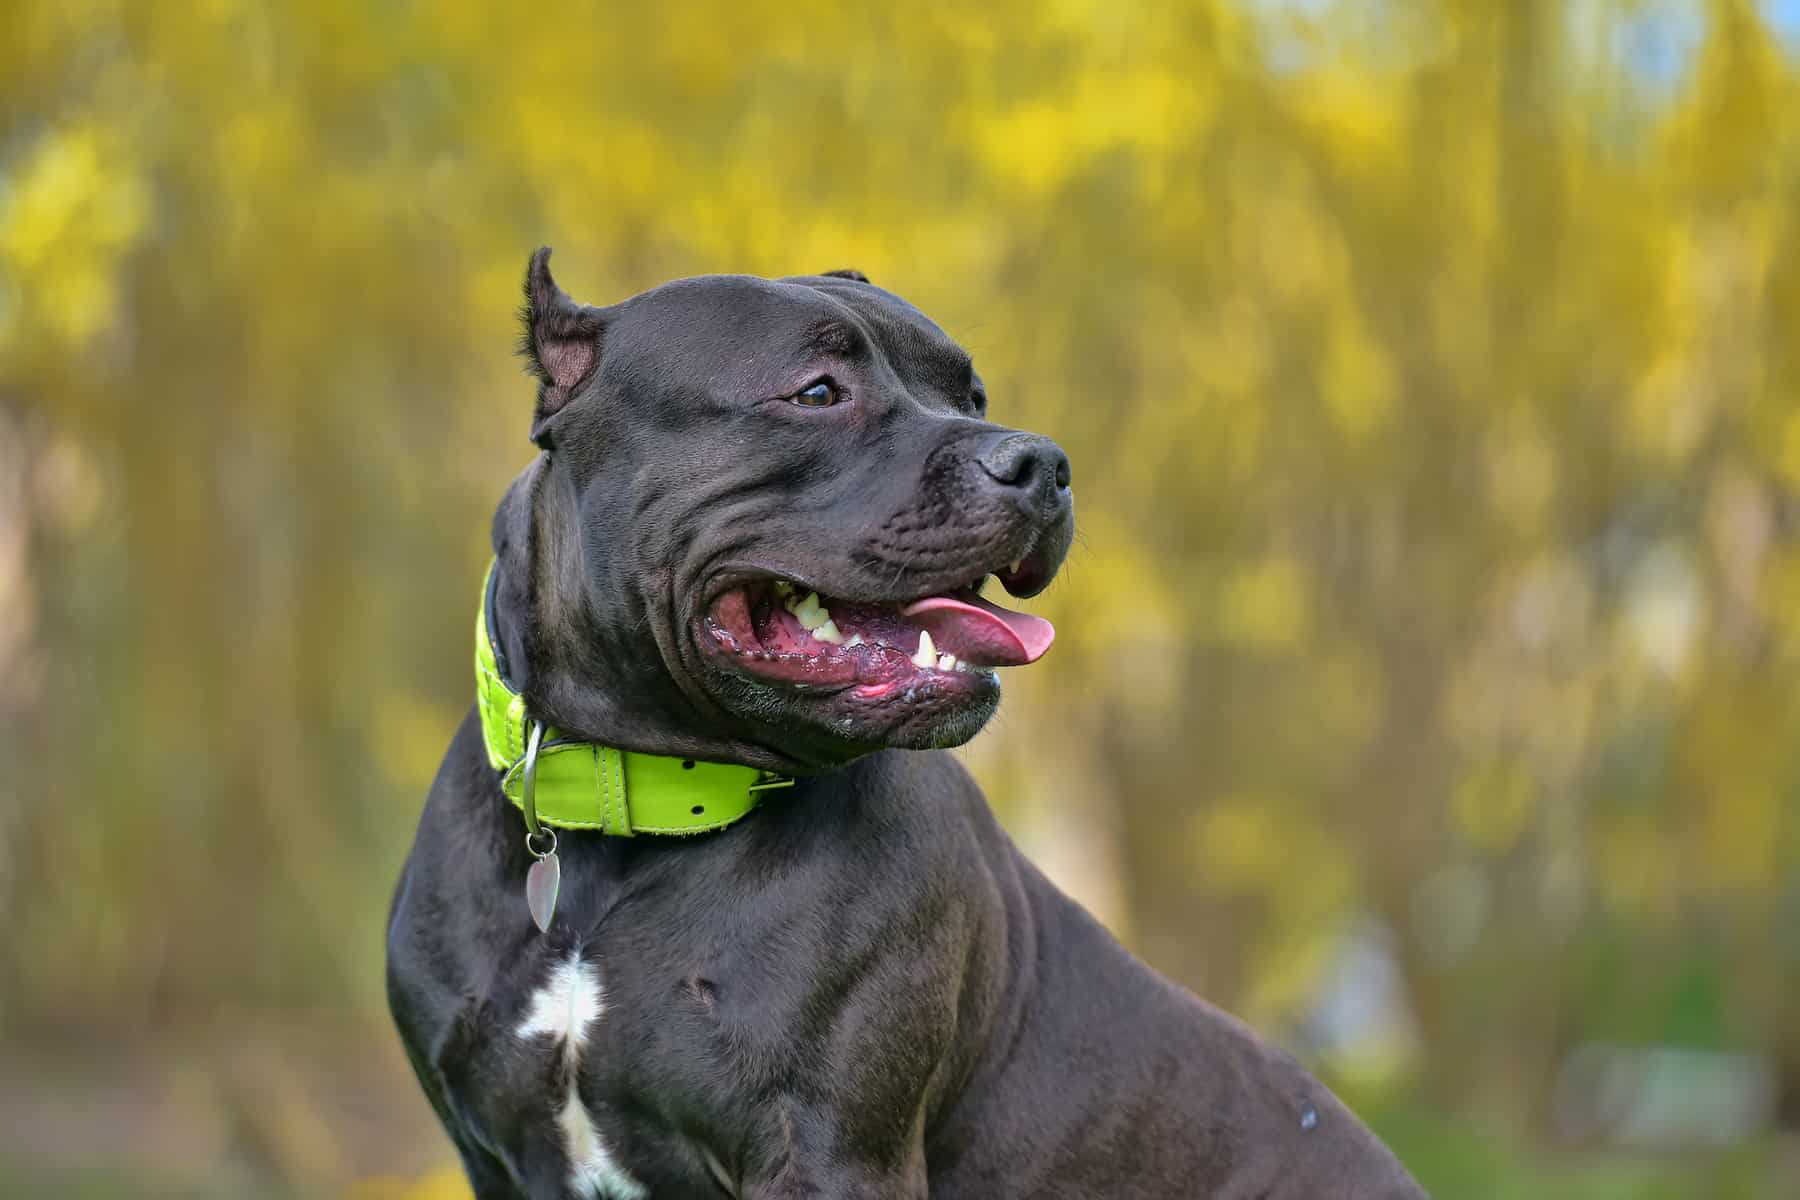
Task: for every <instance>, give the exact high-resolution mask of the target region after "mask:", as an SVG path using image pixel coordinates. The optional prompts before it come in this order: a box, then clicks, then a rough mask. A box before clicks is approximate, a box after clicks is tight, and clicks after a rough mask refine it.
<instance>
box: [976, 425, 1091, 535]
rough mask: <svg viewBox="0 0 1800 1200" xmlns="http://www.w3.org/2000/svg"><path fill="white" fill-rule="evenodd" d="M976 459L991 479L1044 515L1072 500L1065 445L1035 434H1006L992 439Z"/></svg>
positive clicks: (1048, 514)
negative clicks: (1062, 445) (1064, 450)
mask: <svg viewBox="0 0 1800 1200" xmlns="http://www.w3.org/2000/svg"><path fill="white" fill-rule="evenodd" d="M976 461H977V462H979V463H980V464H981V469H982V470H983V471H985V472H986V473H987V476H988V478H989V479H992V480H993V481H994V482H995V483H997V484H999V485H1000V486H1001V487H1002V488H1003V489H1005V490H1007V491H1009V492H1013V493H1015V494H1016V495H1017V496H1018V497H1019V499H1021V500H1022V501H1024V502H1026V503H1028V504H1031V505H1033V506H1034V507H1038V508H1040V509H1041V510H1042V511H1043V513H1044V515H1046V516H1051V515H1054V513H1055V511H1056V510H1057V509H1058V508H1060V507H1061V506H1063V505H1065V504H1067V503H1068V500H1069V456H1068V455H1066V454H1064V453H1063V450H1062V447H1061V446H1059V445H1057V444H1056V443H1055V442H1053V441H1051V440H1050V439H1049V438H1047V437H1043V436H1041V435H1040V434H1035V433H1004V434H1001V435H1000V436H999V437H997V438H995V439H994V440H993V441H992V442H990V443H989V444H988V445H987V447H986V448H985V449H983V450H982V452H981V453H980V455H978V456H977V458H976Z"/></svg>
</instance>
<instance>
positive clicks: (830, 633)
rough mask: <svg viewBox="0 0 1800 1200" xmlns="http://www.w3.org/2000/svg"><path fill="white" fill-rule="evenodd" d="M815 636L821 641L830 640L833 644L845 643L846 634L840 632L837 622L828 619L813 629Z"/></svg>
mask: <svg viewBox="0 0 1800 1200" xmlns="http://www.w3.org/2000/svg"><path fill="white" fill-rule="evenodd" d="M812 635H813V637H814V638H816V639H817V640H819V641H821V642H830V643H831V644H832V645H833V646H841V645H843V644H844V635H843V634H841V633H839V632H838V627H837V622H836V621H831V620H828V621H826V622H825V623H824V624H823V625H821V626H819V627H818V628H817V629H815V630H813V631H812Z"/></svg>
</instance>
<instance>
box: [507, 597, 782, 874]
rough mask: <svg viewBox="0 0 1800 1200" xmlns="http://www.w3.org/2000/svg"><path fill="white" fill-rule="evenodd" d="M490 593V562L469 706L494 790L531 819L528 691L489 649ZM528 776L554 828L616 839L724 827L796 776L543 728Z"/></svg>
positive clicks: (539, 809) (541, 814)
mask: <svg viewBox="0 0 1800 1200" xmlns="http://www.w3.org/2000/svg"><path fill="white" fill-rule="evenodd" d="M493 596H494V567H492V566H490V567H489V568H488V575H487V581H486V583H485V584H484V585H483V586H482V602H481V606H480V608H479V609H478V610H477V612H476V614H475V706H476V708H478V709H479V710H480V711H481V734H482V740H483V741H485V742H486V743H487V756H488V762H489V764H490V765H492V766H493V768H494V769H495V770H496V771H500V772H502V777H501V780H500V788H501V790H502V791H504V792H505V793H506V798H507V799H508V800H511V801H512V802H513V803H514V804H515V805H517V806H518V807H519V809H520V810H521V811H522V812H525V813H526V821H527V824H528V825H529V824H530V822H531V817H532V814H531V812H530V811H529V810H527V809H526V808H525V795H526V787H525V777H526V775H527V774H528V772H527V771H526V766H527V763H528V755H527V749H528V747H529V746H530V744H531V741H532V738H531V727H532V726H533V725H534V724H537V722H534V721H533V720H531V719H530V718H529V717H527V716H526V713H525V698H524V697H523V696H521V695H520V694H519V693H518V692H516V691H514V690H513V688H512V686H511V685H510V684H509V683H508V682H507V679H506V672H505V670H504V669H503V668H502V666H501V663H500V658H501V656H500V654H499V653H498V652H497V651H496V650H495V648H494V640H493V637H492V634H491V632H490V630H489V629H488V612H489V609H490V608H491V606H492V603H493ZM535 775H536V780H535V783H536V786H535V788H533V789H532V792H533V793H534V794H533V800H534V806H535V808H536V819H537V820H539V821H541V822H543V823H544V824H546V825H551V826H555V827H556V828H558V829H593V830H598V831H600V832H601V833H607V834H616V835H619V836H621V837H631V836H633V835H634V834H639V833H677V834H682V833H706V832H708V831H710V830H714V829H723V828H724V827H725V826H727V825H730V824H731V823H732V822H734V821H737V820H739V819H740V818H742V817H743V816H745V815H746V814H748V813H749V812H750V810H751V809H753V808H755V807H756V802H757V798H758V796H759V795H760V794H761V793H762V792H764V791H766V790H768V789H770V788H777V787H787V786H789V785H791V784H792V783H793V780H791V779H786V778H783V777H780V776H775V775H771V774H768V773H767V772H763V771H758V770H756V769H755V768H754V767H745V766H738V765H736V764H733V763H710V762H697V761H695V760H693V759H680V758H664V757H662V756H660V755H655V754H639V753H636V752H635V751H631V750H616V749H614V748H613V747H611V746H602V745H599V744H598V743H596V742H583V741H578V740H576V739H573V738H566V737H563V736H562V735H561V734H559V733H558V732H557V731H556V730H554V729H549V728H545V729H543V731H542V733H541V734H540V737H539V746H538V751H537V761H536V771H535ZM534 853H535V851H534Z"/></svg>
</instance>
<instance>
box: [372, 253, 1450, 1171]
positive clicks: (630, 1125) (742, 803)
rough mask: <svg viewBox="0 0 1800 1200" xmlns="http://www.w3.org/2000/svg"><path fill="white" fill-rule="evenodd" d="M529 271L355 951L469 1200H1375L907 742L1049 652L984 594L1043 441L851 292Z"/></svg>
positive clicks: (1314, 1086)
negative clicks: (507, 424)
mask: <svg viewBox="0 0 1800 1200" xmlns="http://www.w3.org/2000/svg"><path fill="white" fill-rule="evenodd" d="M548 259H549V254H548V252H547V251H540V252H539V253H538V254H537V256H536V257H534V258H533V259H532V261H531V265H530V268H529V271H528V274H527V278H526V287H525V291H526V303H525V314H524V319H525V337H524V351H525V354H526V356H527V359H528V362H529V365H530V368H531V371H532V373H533V375H534V376H535V378H536V385H537V386H536V393H537V394H536V405H535V408H534V410H533V411H532V412H531V414H530V417H529V430H530V437H531V440H532V441H533V442H534V443H535V444H536V447H537V450H538V453H537V457H536V458H535V460H534V461H533V462H532V463H531V464H530V465H529V466H528V467H527V468H526V469H525V471H524V473H523V474H521V475H520V476H519V477H518V479H517V480H516V481H515V482H514V483H513V485H512V487H511V488H510V490H509V491H508V492H507V494H506V496H505V498H504V499H503V500H502V501H501V502H500V505H499V509H498V511H497V513H496V515H495V519H494V525H493V546H494V564H493V567H492V569H491V571H490V572H489V574H488V577H487V580H486V583H485V586H484V587H483V589H482V590H481V591H480V593H479V594H477V593H475V592H474V591H473V590H472V591H471V594H470V595H469V596H468V597H467V598H466V601H467V603H468V604H469V607H470V610H471V612H472V613H473V615H474V616H475V622H474V624H475V647H474V649H475V665H476V672H475V674H476V704H475V705H474V706H473V708H472V709H471V711H470V713H469V715H468V717H467V718H466V719H465V720H464V722H463V724H462V727H461V728H460V729H459V730H458V731H457V733H456V736H455V738H454V740H453V741H452V742H451V744H450V749H449V752H448V754H447V755H446V757H445V759H444V763H443V766H442V768H441V769H440V770H439V772H438V776H437V779H436V781H435V782H434V783H433V785H432V789H431V794H430V797H429V798H428V800H427V801H426V804H425V810H424V814H423V816H422V818H421V820H420V823H419V830H418V836H417V839H416V841H415V843H414V845H413V850H412V854H411V856H410V858H409V859H408V861H407V863H406V867H405V871H404V873H403V875H402V877H401V880H400V885H399V889H398V891H397V893H396V895H395V898H394V906H393V914H392V919H391V921H390V924H389V933H388V987H389V995H390V998H391V1001H392V1005H393V1011H394V1017H395V1020H396V1021H397V1022H398V1024H399V1027H400V1032H401V1036H402V1039H403V1041H404V1042H405V1045H406V1049H407V1052H408V1054H409V1056H410V1057H411V1060H412V1064H413V1067H414V1069H415V1070H416V1071H417V1072H418V1076H419V1080H420V1082H421V1084H422V1085H423V1086H424V1089H425V1093H426V1095H427V1097H428V1098H429V1099H430V1101H431V1104H432V1105H433V1107H434V1108H435V1109H436V1111H437V1115H438V1117H439V1118H440V1119H441V1120H442V1121H443V1124H444V1127H445V1129H446V1130H447V1131H448V1132H449V1134H450V1137H451V1139H452V1140H453V1141H454V1142H455V1144H456V1147H457V1149H458V1151H459V1152H460V1153H461V1156H462V1161H463V1164H464V1166H465V1167H466V1169H467V1171H468V1175H469V1179H470V1181H471V1183H472V1185H473V1187H474V1190H475V1193H476V1195H477V1196H479V1197H482V1198H483V1200H497V1198H501V1197H507V1198H530V1200H551V1198H557V1200H570V1198H582V1200H591V1198H597V1197H603V1198H605V1200H642V1198H645V1197H655V1198H658V1200H683V1198H686V1197H694V1198H697V1200H718V1198H720V1197H744V1198H752V1197H754V1198H758V1200H762V1198H776V1197H782V1198H795V1200H798V1198H800V1197H819V1198H824V1200H839V1198H851V1197H868V1198H875V1197H893V1198H898V1197H926V1196H930V1197H933V1198H934V1200H1006V1198H1010V1197H1018V1198H1024V1197H1157V1198H1165V1197H1166V1198H1174V1197H1212V1196H1216V1197H1252V1196H1255V1197H1327V1196H1342V1197H1371V1198H1375V1197H1406V1196H1417V1195H1420V1192H1419V1190H1418V1188H1417V1186H1416V1185H1415V1184H1413V1182H1412V1181H1411V1180H1410V1179H1409V1178H1408V1177H1407V1175H1406V1173H1405V1171H1404V1170H1402V1169H1401V1167H1400V1166H1399V1165H1398V1164H1397V1163H1396V1162H1395V1161H1394V1159H1393V1157H1392V1156H1391V1155H1390V1154H1389V1153H1388V1152H1387V1151H1386V1150H1385V1149H1384V1148H1383V1147H1382V1146H1381V1145H1380V1144H1379V1143H1378V1142H1377V1141H1376V1140H1375V1139H1374V1138H1373V1137H1372V1136H1371V1135H1370V1134H1369V1133H1368V1132H1367V1131H1366V1130H1365V1129H1364V1128H1363V1127H1362V1126H1361V1125H1360V1124H1359V1123H1358V1122H1357V1120H1356V1119H1355V1117H1353V1116H1352V1115H1351V1114H1350V1113H1349V1112H1348V1111H1347V1110H1346V1109H1345V1108H1344V1107H1343V1106H1342V1105H1341V1104H1339V1103H1338V1102H1337V1101H1336V1100H1335V1099H1334V1098H1333V1097H1332V1095H1331V1094H1330V1093H1329V1092H1328V1091H1327V1090H1326V1089H1325V1088H1324V1087H1322V1086H1321V1085H1320V1084H1319V1083H1318V1082H1317V1081H1315V1080H1313V1079H1312V1078H1310V1077H1309V1076H1308V1075H1307V1074H1306V1073H1305V1072H1304V1071H1302V1070H1301V1069H1300V1068H1299V1067H1298V1066H1297V1065H1296V1064H1295V1063H1294V1062H1293V1061H1292V1060H1291V1059H1290V1058H1288V1057H1287V1056H1286V1055H1285V1054H1283V1053H1282V1052H1280V1051H1279V1050H1277V1049H1275V1048H1273V1047H1272V1046H1270V1045H1269V1044H1267V1043H1265V1042H1263V1041H1262V1040H1260V1039H1259V1038H1258V1037H1257V1036H1256V1035H1255V1034H1254V1033H1253V1032H1251V1031H1250V1030H1249V1029H1247V1028H1246V1027H1244V1026H1243V1025H1241V1024H1239V1023H1238V1022H1236V1021H1234V1020H1233V1019H1232V1018H1230V1017H1228V1016H1226V1015H1224V1014H1222V1013H1220V1012H1219V1011H1217V1010H1216V1009H1213V1008H1210V1007H1208V1006H1207V1005H1206V1004H1204V1003H1203V1002H1201V1001H1199V1000H1197V999H1195V998H1194V997H1193V996H1191V995H1189V994H1188V993H1186V992H1185V991H1183V990H1181V989H1180V988H1178V987H1176V986H1174V985H1173V984H1171V983H1169V982H1168V981H1166V980H1164V979H1163V978H1161V977H1160V976H1159V975H1157V974H1156V973H1155V972H1153V971H1151V970H1150V969H1149V968H1148V967H1146V966H1144V965H1143V964H1141V963H1139V962H1138V961H1137V960H1135V959H1134V958H1132V957H1131V956H1130V955H1129V954H1127V953H1126V952H1125V951H1124V950H1123V949H1121V948H1120V947H1119V945H1118V944H1117V943H1116V942H1115V941H1113V939H1112V938H1111V937H1110V936H1109V935H1108V934H1107V933H1106V932H1105V931H1104V930H1102V929H1101V928H1100V926H1099V925H1098V924H1097V923H1095V922H1094V921H1093V920H1092V919H1091V918H1090V917H1088V916H1087V914H1085V913H1084V912H1082V911H1081V909H1080V908H1078V907H1077V906H1076V905H1075V904H1073V903H1072V902H1071V901H1069V900H1068V899H1067V898H1066V897H1064V896H1063V895H1062V894H1061V893H1060V892H1059V891H1057V890H1056V888H1055V887H1054V886H1052V885H1051V884H1050V883H1049V882H1048V881H1047V880H1045V879H1044V877H1043V876H1042V875H1040V874H1039V873H1038V872H1037V870H1036V869H1034V868H1033V867H1032V865H1031V864H1030V863H1029V862H1027V861H1026V860H1025V859H1024V858H1023V857H1022V856H1021V855H1020V853H1019V852H1018V850H1017V849H1016V848H1015V847H1014V846H1013V844H1012V843H1011V842H1010V841H1009V840H1008V839H1007V837H1006V835H1005V833H1004V832H1002V831H1001V829H1000V828H999V826H998V825H997V824H996V823H995V821H994V818H993V816H992V814H991V813H990V812H989V809H988V806H987V803H986V801H985V800H984V799H983V798H982V795H981V793H980V791H978V790H977V788H976V787H975V784H974V783H973V782H972V781H971V780H970V778H969V776H968V775H967V774H966V773H965V772H964V771H963V769H962V768H961V767H960V766H959V765H958V763H957V762H956V760H955V759H954V758H952V757H950V756H949V755H947V754H945V753H943V752H942V751H943V749H944V748H945V747H950V746H955V745H959V744H961V743H962V742H965V741H967V740H968V739H969V738H970V737H972V736H974V735H975V733H976V732H977V731H978V730H979V729H980V728H981V726H982V725H983V723H984V722H986V720H987V719H988V717H989V716H990V715H992V713H993V711H994V708H995V705H996V704H997V703H998V701H999V696H1000V682H999V670H1000V669H1004V668H1008V667H1018V666H1024V665H1025V664H1028V663H1030V662H1032V661H1034V660H1035V659H1037V658H1038V657H1039V656H1041V655H1043V654H1044V653H1045V652H1046V651H1047V650H1048V649H1049V647H1050V644H1051V640H1052V637H1053V630H1052V629H1051V628H1050V626H1049V623H1048V622H1046V621H1043V620H1042V619H1040V618H1037V617H1033V616H1029V615H1026V614H1024V613H1020V612H1015V611H1012V610H1009V609H1008V608H1006V607H1004V606H1002V605H1001V604H998V603H996V602H994V601H993V600H991V599H989V598H986V597H985V596H984V595H983V589H984V585H986V590H987V591H988V592H990V593H992V594H994V595H996V596H997V595H1001V594H1002V593H1011V594H1013V595H1018V596H1028V595H1031V594H1033V593H1035V592H1037V591H1039V590H1041V589H1042V588H1043V587H1045V586H1046V585H1047V584H1048V583H1049V582H1050V580H1051V579H1052V577H1053V576H1054V575H1055V574H1056V571H1057V568H1058V566H1059V565H1060V564H1061V562H1062V559H1063V555H1064V553H1065V552H1066V551H1067V549H1068V546H1069V541H1070V538H1071V536H1072V532H1073V528H1074V500H1073V493H1072V490H1071V474H1070V464H1069V460H1068V458H1067V457H1066V456H1065V455H1064V453H1063V451H1062V450H1061V449H1060V448H1059V447H1058V446H1057V445H1056V444H1055V443H1053V442H1051V441H1050V440H1049V439H1047V438H1044V437H1040V436H1037V435H1035V434H1030V433H1023V432H1020V431H1017V430H1013V429H1008V428H1005V427H1003V426H1001V425H997V424H995V423H993V422H992V421H990V420H989V419H988V399H987V394H986V391H985V389H984V387H983V385H982V381H981V377H980V376H979V375H978V374H977V373H976V371H975V368H974V364H973V363H972V362H971V361H970V359H969V356H968V355H967V354H966V353H964V352H963V350H962V349H960V348H959V347H958V346H957V345H956V343H955V342H953V341H951V340H950V338H949V337H948V336H946V335H945V334H944V332H943V331H942V330H940V329H939V328H938V327H937V326H936V325H934V324H933V323H932V322H931V321H930V320H929V319H927V318H926V317H925V316H924V315H922V314H921V313H920V312H918V310H916V309H914V308H913V307H912V306H910V305H909V304H907V303H906V302H905V301H903V300H901V299H900V298H899V297H897V296H895V295H893V294H891V293H889V292H887V291H884V290H882V289H881V288H880V287H878V286H875V285H873V284H871V283H869V282H868V281H867V280H866V279H864V278H863V277H862V276H860V275H858V274H856V273H855V272H833V273H831V274H828V275H819V276H806V277H800V278H792V279H781V280H768V279H756V278H749V277H744V276H712V277H707V278H701V279H688V280H681V281H679V282H676V283H671V284H667V285H665V286H663V287H660V288H657V289H655V290H654V291H650V292H646V293H644V294H643V295H641V296H636V297H634V298H632V299H630V300H626V301H624V302H622V303H620V304H616V305H612V306H610V307H606V308H593V307H587V306H584V305H580V304H577V303H576V302H574V301H573V300H571V299H570V298H569V297H568V296H567V295H565V294H564V293H563V292H562V291H561V289H559V288H558V287H557V285H556V284H555V283H554V282H553V281H552V279H551V276H550V271H549V264H548ZM520 410H521V411H520V422H521V425H525V424H526V422H527V418H526V414H525V412H524V405H523V404H521V405H520ZM446 652H449V650H448V648H447V650H446ZM456 652H457V653H459V654H460V653H466V650H463V649H458V650H457V651H456ZM534 868H536V870H534ZM528 873H529V874H530V876H531V880H532V883H531V895H530V900H529V903H528V900H527V876H528Z"/></svg>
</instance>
